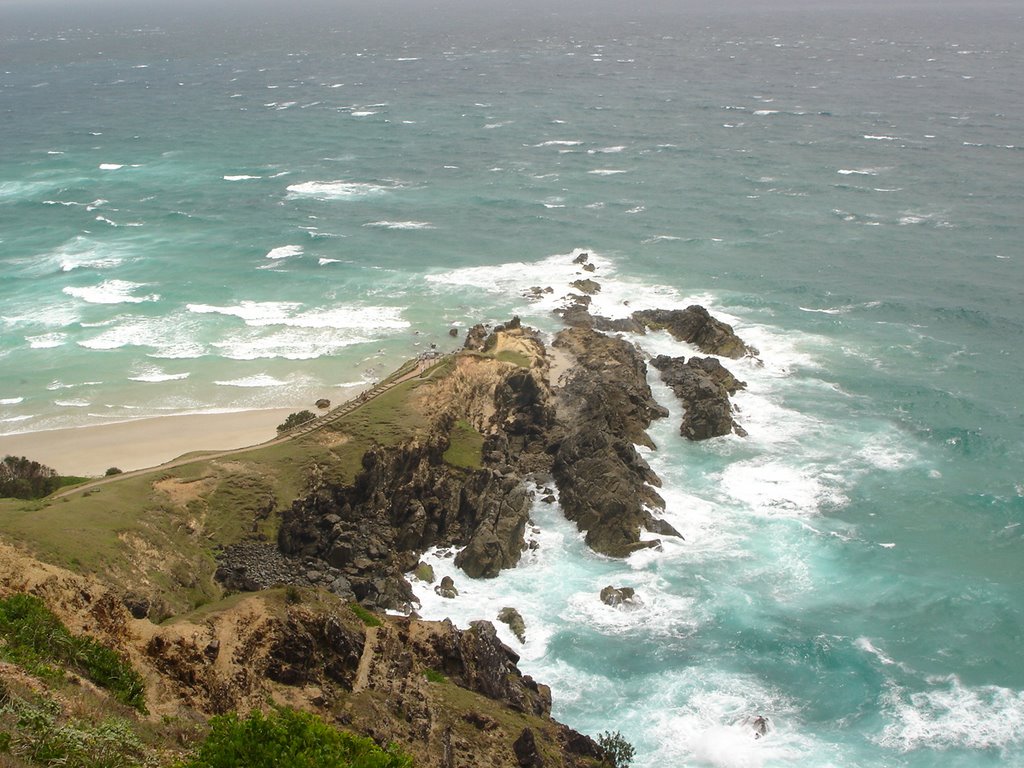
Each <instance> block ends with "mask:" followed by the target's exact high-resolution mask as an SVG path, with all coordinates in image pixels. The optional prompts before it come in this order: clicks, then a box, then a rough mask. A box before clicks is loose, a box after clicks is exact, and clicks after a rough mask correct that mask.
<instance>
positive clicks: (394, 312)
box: [187, 301, 409, 331]
mask: <svg viewBox="0 0 1024 768" xmlns="http://www.w3.org/2000/svg"><path fill="white" fill-rule="evenodd" d="M302 306H303V305H301V304H299V303H297V302H289V301H242V302H240V303H239V304H236V305H233V306H224V307H220V306H213V305H210V304H189V305H187V309H188V310H189V311H190V312H194V313H196V314H220V315H231V316H234V317H239V318H241V319H242V320H244V321H245V324H246V325H248V326H252V327H261V326H270V325H283V326H288V327H292V328H334V329H367V330H382V331H383V330H400V329H404V328H408V327H409V322H408V321H407V320H404V319H402V310H401V308H400V307H381V306H364V307H331V308H327V309H311V310H306V311H305V312H300V311H298V310H299V308H300V307H302Z"/></svg>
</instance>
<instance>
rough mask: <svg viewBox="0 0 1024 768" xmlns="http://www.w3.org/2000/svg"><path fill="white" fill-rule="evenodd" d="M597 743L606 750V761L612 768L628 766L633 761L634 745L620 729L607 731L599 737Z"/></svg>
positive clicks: (625, 767)
mask: <svg viewBox="0 0 1024 768" xmlns="http://www.w3.org/2000/svg"><path fill="white" fill-rule="evenodd" d="M597 743H598V745H599V746H600V747H601V749H602V750H603V751H604V762H605V763H606V764H607V765H609V766H611V768H627V767H628V766H629V764H630V763H632V762H633V754H634V752H635V750H634V749H633V745H632V744H630V743H629V742H628V741H626V739H625V738H624V737H623V735H622V734H621V733H619V732H618V731H615V733H611V732H610V731H605V732H604V733H602V734H601V735H600V736H598V737H597Z"/></svg>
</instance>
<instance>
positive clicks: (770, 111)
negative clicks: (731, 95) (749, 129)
mask: <svg viewBox="0 0 1024 768" xmlns="http://www.w3.org/2000/svg"><path fill="white" fill-rule="evenodd" d="M754 114H755V115H757V116H758V117H768V116H769V115H777V114H779V110H777V109H755V110H754Z"/></svg>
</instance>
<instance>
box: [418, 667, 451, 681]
mask: <svg viewBox="0 0 1024 768" xmlns="http://www.w3.org/2000/svg"><path fill="white" fill-rule="evenodd" d="M423 676H424V677H425V678H427V680H428V681H429V682H431V683H444V682H447V680H448V678H447V677H445V676H444V675H442V674H441V673H440V672H438V671H437V670H436V669H430V668H429V667H428V668H427V669H425V670H423Z"/></svg>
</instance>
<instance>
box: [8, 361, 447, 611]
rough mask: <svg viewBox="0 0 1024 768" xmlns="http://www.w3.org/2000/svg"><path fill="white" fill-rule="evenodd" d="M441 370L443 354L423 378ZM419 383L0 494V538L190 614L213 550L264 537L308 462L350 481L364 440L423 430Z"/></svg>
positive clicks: (271, 534)
mask: <svg viewBox="0 0 1024 768" xmlns="http://www.w3.org/2000/svg"><path fill="white" fill-rule="evenodd" d="M414 365H415V362H414V361H413V362H412V363H409V364H407V365H406V366H403V368H402V369H399V371H397V372H396V373H395V374H393V377H397V376H400V375H401V372H402V371H403V370H405V371H407V370H409V369H410V366H414ZM451 367H452V361H451V360H450V359H444V360H442V361H441V362H440V363H438V364H437V365H435V366H434V367H433V368H432V369H430V370H429V371H427V372H426V374H425V375H427V376H431V377H436V376H443V375H446V373H447V371H449V370H451ZM422 383H423V382H422V381H421V380H420V379H413V380H410V381H407V382H403V383H402V384H399V385H398V386H396V387H394V388H393V389H391V390H389V391H387V392H385V393H384V394H383V395H381V396H380V397H378V398H375V399H374V400H372V401H370V402H368V403H367V404H365V405H363V406H362V407H360V408H358V409H356V410H355V411H353V412H352V413H350V414H348V415H347V416H345V417H344V418H342V419H339V420H338V421H337V422H335V423H333V424H331V425H329V426H326V427H324V428H322V429H321V430H316V431H314V432H312V433H309V434H306V435H302V436H301V437H297V438H294V439H291V440H286V441H283V442H280V443H276V444H273V445H264V446H254V447H253V448H252V449H250V450H246V451H242V452H239V453H237V454H232V455H230V456H224V457H221V458H219V459H213V458H210V457H209V455H208V454H207V453H197V454H191V455H190V457H191V456H194V458H195V460H194V461H191V462H189V463H187V464H183V465H181V466H179V467H174V468H172V469H166V468H164V469H155V470H153V471H152V472H147V473H143V474H140V475H136V476H131V477H120V476H116V477H115V478H114V479H113V480H112V481H110V482H106V483H105V484H103V485H97V486H92V487H86V488H82V489H72V491H71V493H69V494H68V495H67V496H64V497H62V498H60V499H54V498H52V497H51V498H47V499H42V500H33V501H24V500H16V499H0V536H2V537H3V539H4V540H5V541H8V542H12V543H15V544H18V545H22V546H24V547H26V548H27V549H29V550H30V551H32V552H33V554H34V555H35V556H37V557H39V559H41V560H44V561H46V562H50V563H53V564H55V565H60V566H63V567H66V568H70V569H72V570H75V571H78V572H82V573H86V574H94V575H97V576H100V577H102V578H103V580H104V581H105V582H107V583H109V584H111V585H113V586H117V587H120V588H122V589H124V590H125V591H134V592H139V593H142V594H145V595H146V596H148V597H150V598H151V599H152V598H159V600H160V601H161V603H162V608H161V614H160V616H158V617H157V618H162V617H163V616H166V615H168V614H169V615H175V614H180V613H183V612H188V611H191V610H193V609H194V608H196V607H197V606H200V605H203V604H204V603H207V602H211V601H215V600H217V599H219V598H220V597H221V596H222V594H223V593H222V589H221V588H220V586H219V585H218V584H217V583H216V582H215V581H214V579H213V574H214V572H215V570H216V560H215V557H214V554H215V551H216V548H217V546H218V545H220V546H229V545H231V544H234V543H237V542H238V541H241V540H243V539H245V538H248V537H250V536H253V535H262V536H265V537H266V538H268V539H270V540H273V539H274V538H275V537H276V536H277V528H278V526H279V520H280V515H279V514H278V512H279V511H280V510H281V509H284V508H287V507H289V506H290V505H291V503H292V501H294V500H295V499H297V498H300V497H302V496H304V495H305V494H306V493H308V492H309V487H310V478H311V476H312V474H313V468H314V466H315V467H316V468H317V473H318V474H319V476H321V477H323V478H324V479H325V480H326V481H328V482H332V483H337V484H347V483H351V482H352V481H353V480H354V479H355V477H356V475H357V474H358V473H359V471H360V470H361V469H362V457H363V454H364V453H365V452H366V451H367V450H368V449H369V448H370V447H372V446H373V445H375V444H379V445H385V446H390V445H396V444H398V443H400V442H401V441H403V440H405V439H407V438H409V437H411V436H412V435H414V434H416V433H417V432H419V431H420V430H422V429H424V428H425V427H426V426H427V422H426V419H425V417H424V416H423V414H422V413H421V412H420V410H419V409H418V407H417V405H416V404H415V403H414V402H412V400H413V397H412V395H413V393H414V392H415V390H416V388H417V387H419V386H421V385H422ZM161 481H168V486H170V487H171V490H182V491H184V492H186V497H184V498H179V499H174V498H171V497H170V496H168V494H167V493H165V492H163V491H161V490H159V489H158V488H157V485H158V484H159V483H160V482H161ZM193 481H196V484H195V485H194V486H192V487H191V489H190V488H189V487H188V486H186V485H185V484H186V483H191V482H193ZM271 510H273V511H271ZM268 512H269V514H268ZM71 532H73V534H72V533H71Z"/></svg>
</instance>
